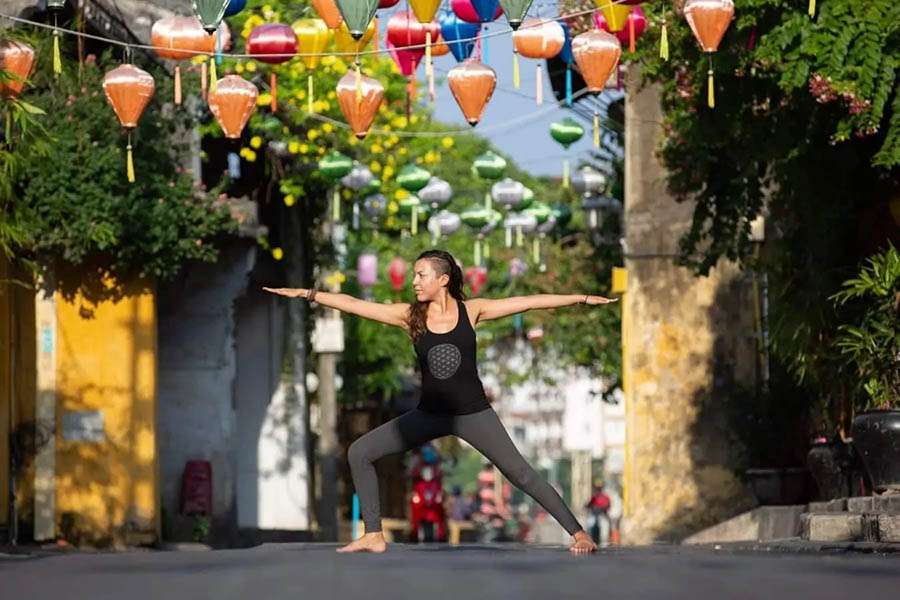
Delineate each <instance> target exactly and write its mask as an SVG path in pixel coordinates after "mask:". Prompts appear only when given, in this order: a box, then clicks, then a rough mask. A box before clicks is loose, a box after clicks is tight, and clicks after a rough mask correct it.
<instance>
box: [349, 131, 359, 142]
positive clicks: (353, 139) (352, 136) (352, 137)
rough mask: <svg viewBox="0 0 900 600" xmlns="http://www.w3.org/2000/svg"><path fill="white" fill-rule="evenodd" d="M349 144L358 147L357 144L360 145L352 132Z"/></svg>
mask: <svg viewBox="0 0 900 600" xmlns="http://www.w3.org/2000/svg"><path fill="white" fill-rule="evenodd" d="M347 143H348V144H350V145H351V146H356V145H357V144H359V140H358V139H357V137H356V136H355V135H353V132H352V131H351V132H349V134H348V135H347Z"/></svg>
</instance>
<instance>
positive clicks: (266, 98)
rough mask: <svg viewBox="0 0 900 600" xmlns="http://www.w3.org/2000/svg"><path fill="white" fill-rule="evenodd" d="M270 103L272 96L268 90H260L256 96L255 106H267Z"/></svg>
mask: <svg viewBox="0 0 900 600" xmlns="http://www.w3.org/2000/svg"><path fill="white" fill-rule="evenodd" d="M271 103H272V96H271V95H270V94H269V92H262V93H261V94H260V95H259V96H257V97H256V105H257V106H268V105H269V104H271Z"/></svg>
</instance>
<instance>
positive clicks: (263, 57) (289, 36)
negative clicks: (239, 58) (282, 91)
mask: <svg viewBox="0 0 900 600" xmlns="http://www.w3.org/2000/svg"><path fill="white" fill-rule="evenodd" d="M247 52H248V53H249V54H250V55H252V56H253V57H254V58H256V60H258V61H260V62H264V63H267V64H270V65H278V64H281V63H283V62H287V61H289V60H290V59H291V58H293V57H294V55H295V54H297V34H296V33H294V30H293V29H292V28H291V26H290V25H285V24H283V23H266V24H265V25H258V26H256V27H254V28H253V31H251V32H250V37H249V38H247ZM269 93H270V94H271V96H272V103H271V105H270V106H271V108H272V112H276V111H278V74H277V73H276V72H275V70H274V68H273V69H272V71H271V73H270V74H269Z"/></svg>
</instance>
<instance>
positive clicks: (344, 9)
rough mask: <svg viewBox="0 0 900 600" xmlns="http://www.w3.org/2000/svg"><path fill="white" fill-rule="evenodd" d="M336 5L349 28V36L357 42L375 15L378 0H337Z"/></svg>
mask: <svg viewBox="0 0 900 600" xmlns="http://www.w3.org/2000/svg"><path fill="white" fill-rule="evenodd" d="M337 6H338V10H339V11H341V16H342V17H344V22H345V23H346V24H347V29H349V30H350V37H352V38H353V39H354V40H356V41H357V42H358V41H359V40H361V39H362V37H363V35H365V33H366V30H367V29H368V28H369V23H371V22H372V19H373V18H374V17H375V11H376V10H377V9H378V0H337Z"/></svg>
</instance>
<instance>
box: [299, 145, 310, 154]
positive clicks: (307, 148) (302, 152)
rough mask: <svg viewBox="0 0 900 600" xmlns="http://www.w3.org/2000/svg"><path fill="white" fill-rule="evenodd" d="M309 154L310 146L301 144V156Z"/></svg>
mask: <svg viewBox="0 0 900 600" xmlns="http://www.w3.org/2000/svg"><path fill="white" fill-rule="evenodd" d="M307 152H309V144H300V154H306V153H307Z"/></svg>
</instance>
